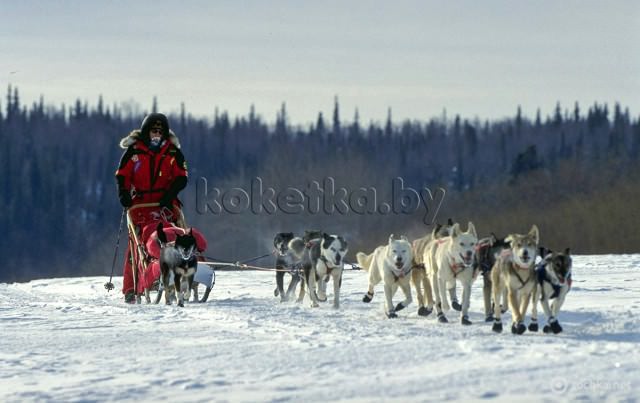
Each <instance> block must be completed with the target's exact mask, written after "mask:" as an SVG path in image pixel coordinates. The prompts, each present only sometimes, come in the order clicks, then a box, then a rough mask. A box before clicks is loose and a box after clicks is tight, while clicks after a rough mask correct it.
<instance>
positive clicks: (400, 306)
mask: <svg viewBox="0 0 640 403" xmlns="http://www.w3.org/2000/svg"><path fill="white" fill-rule="evenodd" d="M404 308H405V306H404V304H403V303H402V302H398V305H396V309H395V311H396V312H398V311H401V310H403V309H404Z"/></svg>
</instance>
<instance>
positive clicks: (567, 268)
mask: <svg viewBox="0 0 640 403" xmlns="http://www.w3.org/2000/svg"><path fill="white" fill-rule="evenodd" d="M541 249H542V250H541V253H540V255H541V256H544V258H543V260H542V262H540V264H538V266H536V281H537V287H536V291H535V292H534V294H533V301H532V304H533V309H532V313H531V325H529V330H531V331H537V330H538V324H537V318H538V309H537V302H538V301H537V300H538V295H540V304H541V305H542V309H543V310H544V314H545V315H546V316H547V324H546V325H545V326H544V328H543V329H542V331H543V332H544V333H551V332H553V333H555V334H557V333H560V332H562V326H560V322H558V313H559V312H560V308H562V304H563V303H564V300H565V298H566V297H567V294H568V293H569V290H571V268H572V259H571V250H570V249H569V248H567V249H565V250H564V252H563V253H555V252H552V251H551V250H549V249H545V248H541ZM551 299H553V300H554V301H553V303H551V307H549V300H551ZM534 324H535V326H534V328H533V329H532V326H533V325H534Z"/></svg>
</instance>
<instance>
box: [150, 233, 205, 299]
mask: <svg viewBox="0 0 640 403" xmlns="http://www.w3.org/2000/svg"><path fill="white" fill-rule="evenodd" d="M156 231H157V234H158V243H159V245H160V248H161V250H160V270H161V273H162V285H163V287H164V293H165V294H164V298H165V303H166V304H167V305H171V297H172V295H173V293H175V294H176V299H177V301H178V306H181V307H184V301H185V299H186V300H187V301H188V300H189V297H190V296H191V287H192V286H193V275H194V274H195V272H196V270H197V268H198V260H197V257H196V238H195V237H194V236H193V234H192V232H191V230H189V231H188V232H187V233H186V234H184V235H180V234H178V235H177V236H176V240H175V241H174V242H167V236H166V234H165V233H164V230H163V226H162V223H159V224H158V228H157V229H156ZM172 282H173V284H172Z"/></svg>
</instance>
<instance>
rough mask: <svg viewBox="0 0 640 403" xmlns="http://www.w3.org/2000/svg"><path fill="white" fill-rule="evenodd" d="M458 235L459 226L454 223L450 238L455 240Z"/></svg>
mask: <svg viewBox="0 0 640 403" xmlns="http://www.w3.org/2000/svg"><path fill="white" fill-rule="evenodd" d="M459 233H460V224H458V223H455V224H453V227H451V238H455V237H457V236H458V234H459Z"/></svg>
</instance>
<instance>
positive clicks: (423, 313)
mask: <svg viewBox="0 0 640 403" xmlns="http://www.w3.org/2000/svg"><path fill="white" fill-rule="evenodd" d="M431 312H433V308H427V307H426V306H421V307H420V308H418V316H429V315H431Z"/></svg>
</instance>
